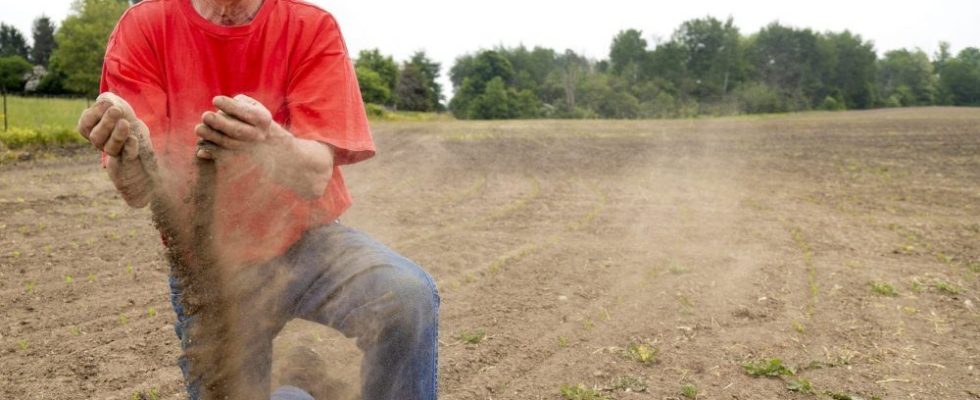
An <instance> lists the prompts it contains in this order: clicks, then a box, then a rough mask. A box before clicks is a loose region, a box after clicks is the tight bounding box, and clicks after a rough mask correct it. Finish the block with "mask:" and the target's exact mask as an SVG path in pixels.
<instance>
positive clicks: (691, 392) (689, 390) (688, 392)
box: [681, 383, 700, 399]
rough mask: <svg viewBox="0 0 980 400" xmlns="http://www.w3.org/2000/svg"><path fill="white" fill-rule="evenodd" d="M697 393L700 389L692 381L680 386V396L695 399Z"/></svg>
mask: <svg viewBox="0 0 980 400" xmlns="http://www.w3.org/2000/svg"><path fill="white" fill-rule="evenodd" d="M698 393H700V391H699V390H698V387H697V386H695V385H694V384H693V383H686V384H684V385H683V386H681V396H682V397H685V398H688V399H696V398H698Z"/></svg>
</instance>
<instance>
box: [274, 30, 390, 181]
mask: <svg viewBox="0 0 980 400" xmlns="http://www.w3.org/2000/svg"><path fill="white" fill-rule="evenodd" d="M304 56H305V57H303V58H302V61H299V64H298V66H297V67H296V69H295V70H294V71H293V73H292V76H291V77H290V80H289V84H288V86H287V92H286V103H287V107H288V110H289V121H288V128H289V131H290V132H292V134H294V135H296V136H297V137H299V138H303V139H310V140H317V141H321V142H324V143H328V144H330V145H332V146H333V147H334V148H335V150H336V154H335V164H336V165H344V164H352V163H356V162H359V161H363V160H366V159H368V158H370V157H371V156H373V155H374V151H375V148H374V141H373V140H372V139H371V131H370V128H369V127H368V121H367V114H365V112H364V102H363V101H362V100H361V90H360V88H359V87H358V85H357V75H356V74H355V73H354V66H353V65H352V63H351V60H350V57H349V56H348V53H347V46H346V45H345V44H344V38H343V36H342V35H341V33H340V28H339V27H338V26H337V22H336V20H335V19H334V18H333V16H331V15H329V14H327V15H326V16H325V17H324V18H323V19H322V21H321V23H320V26H319V27H318V28H317V31H316V36H315V37H314V38H313V39H312V41H311V45H310V47H309V50H308V51H306V52H305V53H304Z"/></svg>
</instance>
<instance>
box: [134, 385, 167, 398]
mask: <svg viewBox="0 0 980 400" xmlns="http://www.w3.org/2000/svg"><path fill="white" fill-rule="evenodd" d="M131 399H132V400H159V399H160V393H159V392H157V389H156V388H151V389H150V390H147V391H146V392H133V397H131Z"/></svg>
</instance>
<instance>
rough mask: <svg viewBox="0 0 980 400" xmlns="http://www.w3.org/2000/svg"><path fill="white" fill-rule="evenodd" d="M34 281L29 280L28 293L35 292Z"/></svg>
mask: <svg viewBox="0 0 980 400" xmlns="http://www.w3.org/2000/svg"><path fill="white" fill-rule="evenodd" d="M34 287H35V285H34V282H27V290H26V291H27V293H34Z"/></svg>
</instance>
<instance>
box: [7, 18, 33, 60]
mask: <svg viewBox="0 0 980 400" xmlns="http://www.w3.org/2000/svg"><path fill="white" fill-rule="evenodd" d="M7 56H20V57H23V58H24V59H25V60H27V59H29V58H30V56H31V55H30V48H29V47H28V46H27V40H26V39H24V34H22V33H20V30H18V29H17V28H16V27H14V26H13V25H7V24H5V23H0V57H7Z"/></svg>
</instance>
